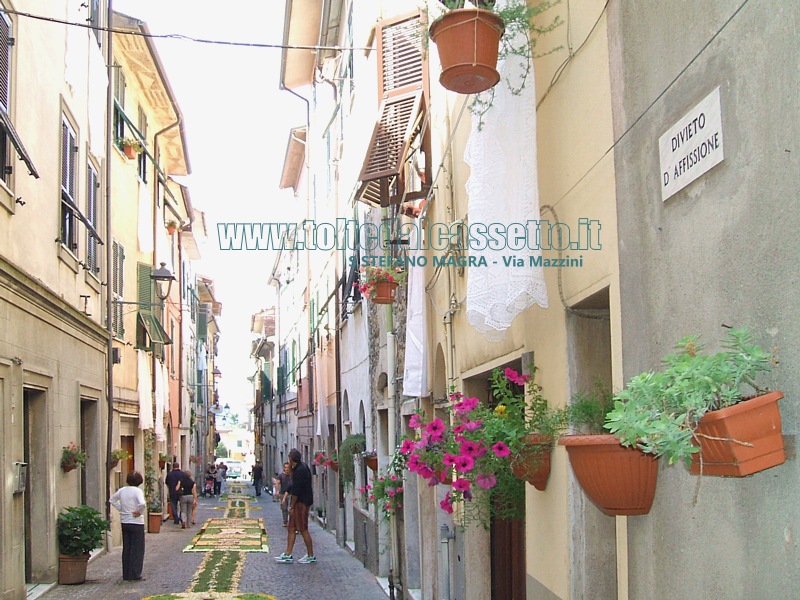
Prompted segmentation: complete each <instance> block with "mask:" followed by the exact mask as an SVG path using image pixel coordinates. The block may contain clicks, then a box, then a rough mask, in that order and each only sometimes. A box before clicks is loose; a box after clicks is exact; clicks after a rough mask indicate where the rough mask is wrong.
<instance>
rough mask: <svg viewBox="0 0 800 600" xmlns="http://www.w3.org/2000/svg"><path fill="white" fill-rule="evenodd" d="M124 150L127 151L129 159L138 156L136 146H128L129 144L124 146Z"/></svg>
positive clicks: (126, 154)
mask: <svg viewBox="0 0 800 600" xmlns="http://www.w3.org/2000/svg"><path fill="white" fill-rule="evenodd" d="M122 151H123V152H124V153H125V156H127V157H128V158H129V159H131V160H133V159H134V158H136V156H137V154H138V153H137V152H136V148H134V147H133V146H128V145H127V144H126V145H124V146H122Z"/></svg>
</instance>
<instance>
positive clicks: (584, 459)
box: [558, 380, 658, 516]
mask: <svg viewBox="0 0 800 600" xmlns="http://www.w3.org/2000/svg"><path fill="white" fill-rule="evenodd" d="M613 407H614V395H613V393H612V391H611V388H610V387H608V386H606V385H604V384H603V383H602V382H600V381H599V380H598V381H597V382H595V385H594V387H593V388H592V389H591V390H589V391H588V392H578V393H576V394H574V395H573V396H572V398H571V399H570V403H569V407H568V420H569V428H570V431H571V433H570V434H568V435H564V436H562V437H561V438H560V439H559V440H558V443H559V444H560V445H562V446H564V447H565V448H566V450H567V455H568V457H569V462H570V465H571V467H572V472H573V473H574V475H575V479H576V480H577V481H578V483H579V484H580V486H581V488H582V489H583V491H584V493H585V494H586V496H587V497H588V498H589V499H590V500H591V501H592V502H593V503H594V504H595V505H596V506H597V507H598V508H599V509H600V510H601V511H603V512H604V513H605V514H607V515H628V516H632V515H644V514H647V513H649V512H650V508H651V507H652V505H653V498H654V497H655V492H656V483H657V481H658V462H657V460H656V458H655V457H654V456H652V455H649V454H645V453H644V452H642V451H641V450H639V449H638V448H629V447H625V446H623V445H622V444H621V443H620V440H619V438H617V437H616V436H614V435H611V434H609V433H606V432H605V430H604V429H603V426H604V424H605V422H606V415H607V414H608V412H609V411H610V410H611V409H612V408H613Z"/></svg>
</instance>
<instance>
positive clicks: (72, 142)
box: [60, 117, 78, 254]
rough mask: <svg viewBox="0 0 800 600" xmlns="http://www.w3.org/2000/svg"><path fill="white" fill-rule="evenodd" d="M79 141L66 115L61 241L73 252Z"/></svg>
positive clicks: (64, 125) (62, 169)
mask: <svg viewBox="0 0 800 600" xmlns="http://www.w3.org/2000/svg"><path fill="white" fill-rule="evenodd" d="M77 158H78V143H77V140H76V136H75V130H74V129H73V128H72V125H70V123H69V122H68V121H67V119H66V117H62V120H61V234H60V235H61V237H60V239H61V243H62V244H63V245H64V246H65V247H66V248H67V249H68V250H70V251H71V252H72V253H73V254H74V253H75V252H76V251H77V249H78V216H77V212H78V211H77V204H76V202H75V189H76V186H77V180H78V169H77V166H78V160H77Z"/></svg>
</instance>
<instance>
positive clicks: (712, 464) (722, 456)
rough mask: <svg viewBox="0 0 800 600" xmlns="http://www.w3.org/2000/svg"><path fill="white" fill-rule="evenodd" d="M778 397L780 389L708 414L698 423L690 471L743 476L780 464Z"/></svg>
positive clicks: (781, 442)
mask: <svg viewBox="0 0 800 600" xmlns="http://www.w3.org/2000/svg"><path fill="white" fill-rule="evenodd" d="M781 398H783V394H782V393H781V392H770V393H768V394H764V395H763V396H758V397H756V398H753V399H751V400H746V401H744V402H740V403H739V404H734V405H733V406H729V407H727V408H723V409H721V410H715V411H714V412H710V413H707V414H706V415H705V416H704V417H703V418H702V419H700V423H699V424H698V426H697V431H696V433H697V434H698V435H696V436H695V442H696V443H697V444H698V445H699V446H700V452H699V453H697V454H694V455H692V465H691V469H690V471H691V472H692V473H693V474H695V475H699V474H703V475H722V476H729V477H744V476H746V475H752V474H753V473H757V472H758V471H763V470H764V469H769V468H770V467H774V466H777V465H780V464H783V463H784V462H785V461H786V454H785V453H784V449H783V434H782V430H781V411H780V408H779V407H778V400H780V399H781ZM704 436H709V437H710V438H716V439H709V437H704ZM733 440H736V441H733ZM738 442H743V443H738ZM701 459H702V467H701Z"/></svg>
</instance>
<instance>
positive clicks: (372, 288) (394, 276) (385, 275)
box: [354, 267, 408, 304]
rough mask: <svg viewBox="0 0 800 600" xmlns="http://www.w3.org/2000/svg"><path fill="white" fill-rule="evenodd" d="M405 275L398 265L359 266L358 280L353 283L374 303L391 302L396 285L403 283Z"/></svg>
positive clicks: (394, 294)
mask: <svg viewBox="0 0 800 600" xmlns="http://www.w3.org/2000/svg"><path fill="white" fill-rule="evenodd" d="M407 276H408V274H407V273H406V272H405V271H404V270H403V269H401V268H400V267H396V268H394V269H389V268H385V267H361V276H360V281H359V282H357V283H355V284H354V285H357V286H358V290H359V291H360V292H361V293H362V294H364V295H365V296H366V297H368V298H369V299H370V300H372V302H374V303H375V304H392V303H393V302H394V300H395V296H396V294H397V286H398V285H401V284H403V283H405V282H406V278H407Z"/></svg>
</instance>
